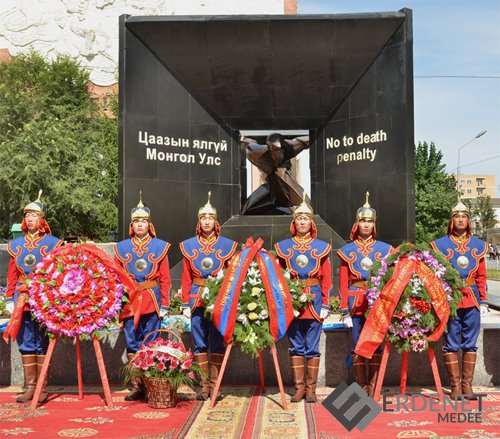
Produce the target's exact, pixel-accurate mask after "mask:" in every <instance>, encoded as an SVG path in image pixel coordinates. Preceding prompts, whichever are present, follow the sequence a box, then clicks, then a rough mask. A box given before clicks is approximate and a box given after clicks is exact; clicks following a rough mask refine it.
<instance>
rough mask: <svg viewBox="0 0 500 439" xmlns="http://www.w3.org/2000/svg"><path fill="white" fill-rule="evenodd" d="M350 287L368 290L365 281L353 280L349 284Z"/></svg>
mask: <svg viewBox="0 0 500 439" xmlns="http://www.w3.org/2000/svg"><path fill="white" fill-rule="evenodd" d="M351 287H357V288H363V289H365V290H366V289H367V288H368V281H366V280H354V281H352V282H351Z"/></svg>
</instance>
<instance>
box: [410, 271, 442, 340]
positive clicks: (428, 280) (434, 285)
mask: <svg viewBox="0 0 500 439" xmlns="http://www.w3.org/2000/svg"><path fill="white" fill-rule="evenodd" d="M417 276H418V277H419V278H420V279H421V280H422V282H423V283H424V286H425V288H426V290H427V291H428V292H429V295H430V296H431V304H432V307H433V308H434V311H435V312H436V315H437V316H438V318H439V325H438V326H437V327H436V328H435V329H434V332H433V333H432V334H431V335H429V336H428V337H427V338H426V340H427V341H437V340H439V337H441V335H442V334H443V332H444V329H445V327H446V324H447V323H448V317H449V316H450V306H449V305H448V300H447V299H446V291H445V290H444V289H443V286H442V284H441V281H440V280H439V279H437V278H436V276H435V275H434V273H433V272H432V270H431V269H430V268H429V267H427V266H426V265H425V264H424V263H423V262H421V261H420V262H419V264H418V265H417Z"/></svg>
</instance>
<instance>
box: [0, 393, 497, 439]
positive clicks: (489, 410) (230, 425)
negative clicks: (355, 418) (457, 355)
mask: <svg viewBox="0 0 500 439" xmlns="http://www.w3.org/2000/svg"><path fill="white" fill-rule="evenodd" d="M53 389H56V388H55V387H54V388H53ZM57 390H58V391H57V392H51V393H50V400H49V401H48V402H47V403H46V404H44V405H41V406H39V408H37V410H35V411H33V412H31V411H30V410H29V405H28V404H18V403H16V402H15V396H16V393H15V392H14V391H13V388H7V389H0V437H4V436H9V437H10V436H18V437H26V438H36V439H39V438H42V439H43V438H56V437H93V438H111V439H114V438H120V439H121V438H149V439H152V438H155V439H160V438H172V439H184V438H189V439H191V438H214V439H215V438H217V439H231V438H244V439H247V438H253V439H281V438H287V439H292V438H296V439H306V438H308V439H313V438H320V439H334V438H335V439H341V438H342V439H343V438H363V439H370V438H376V439H386V438H434V439H437V438H465V439H469V438H500V392H498V389H492V388H475V391H476V392H481V393H487V394H488V396H487V398H485V399H484V400H483V411H482V422H481V423H462V424H456V423H455V424H452V423H449V422H438V419H437V413H431V412H430V411H429V410H428V411H425V412H407V411H401V412H392V413H388V412H382V413H380V414H379V415H378V416H377V417H376V418H375V419H374V420H373V421H372V422H371V423H370V424H369V425H368V426H367V427H366V428H365V429H364V430H363V431H362V432H360V431H359V430H357V429H356V428H354V429H353V430H352V431H351V432H349V431H347V430H346V429H345V428H344V427H343V426H342V424H340V423H339V422H338V421H337V420H336V419H335V418H334V417H333V416H332V415H331V414H330V413H329V412H328V411H327V410H326V409H325V408H324V407H323V406H322V405H321V404H320V403H318V404H306V403H304V402H302V403H298V404H292V403H289V404H288V409H287V410H283V409H282V407H281V397H280V394H279V392H278V389H277V388H275V387H268V388H267V391H266V393H265V394H260V392H259V391H258V390H257V389H256V387H255V386H223V388H222V392H223V394H224V395H225V397H224V398H223V399H222V401H219V402H218V403H217V405H216V406H215V407H214V408H213V409H210V408H209V407H208V406H209V403H208V402H197V401H194V400H193V397H194V394H193V393H192V392H191V391H190V390H189V389H187V388H182V389H181V392H180V398H179V399H180V401H179V403H178V405H177V407H175V408H171V409H152V408H149V407H148V405H147V403H145V402H126V401H124V397H125V395H126V394H127V392H119V391H116V390H117V389H115V391H114V392H113V394H112V396H113V403H114V407H113V408H111V409H109V408H108V407H107V406H106V404H105V402H104V399H103V397H102V395H101V394H99V393H90V391H89V389H88V388H87V387H86V388H85V390H86V391H88V392H89V393H86V394H85V395H84V399H83V400H79V399H78V395H76V394H75V393H71V391H69V390H74V389H64V388H59V389H57ZM92 390H94V391H96V390H98V391H100V389H95V388H94V389H92ZM291 390H292V389H291V388H288V389H287V392H289V393H290V392H291ZM393 390H394V391H393V392H392V393H395V392H396V389H393ZM420 390H421V389H408V391H409V392H410V391H411V392H418V391H420ZM492 390H495V391H492ZM332 391H333V388H327V387H320V388H318V391H317V393H318V396H319V398H320V401H322V400H323V399H325V398H326V397H327V396H328V395H329V394H330V393H331V392H332ZM423 393H426V391H425V390H424V391H423ZM471 404H476V405H474V406H471V407H477V403H475V402H471ZM391 408H393V407H391Z"/></svg>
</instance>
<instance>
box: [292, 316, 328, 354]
mask: <svg viewBox="0 0 500 439" xmlns="http://www.w3.org/2000/svg"><path fill="white" fill-rule="evenodd" d="M322 327H323V325H322V323H321V322H318V321H317V320H315V319H293V320H292V323H290V326H289V327H288V331H287V335H288V340H290V343H291V344H292V347H291V348H290V350H289V351H290V355H298V356H300V357H306V358H314V357H319V356H320V355H321V354H320V352H319V339H320V337H321V331H322Z"/></svg>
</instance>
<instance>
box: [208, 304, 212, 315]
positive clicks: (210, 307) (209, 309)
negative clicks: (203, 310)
mask: <svg viewBox="0 0 500 439" xmlns="http://www.w3.org/2000/svg"><path fill="white" fill-rule="evenodd" d="M207 311H208V312H209V313H210V314H212V313H213V312H214V305H213V304H212V305H210V306H207Z"/></svg>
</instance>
